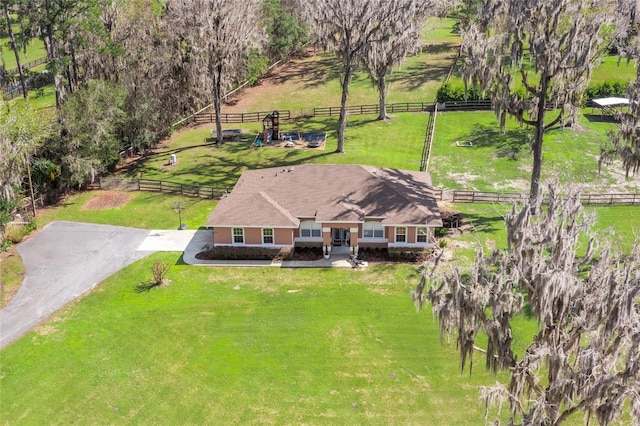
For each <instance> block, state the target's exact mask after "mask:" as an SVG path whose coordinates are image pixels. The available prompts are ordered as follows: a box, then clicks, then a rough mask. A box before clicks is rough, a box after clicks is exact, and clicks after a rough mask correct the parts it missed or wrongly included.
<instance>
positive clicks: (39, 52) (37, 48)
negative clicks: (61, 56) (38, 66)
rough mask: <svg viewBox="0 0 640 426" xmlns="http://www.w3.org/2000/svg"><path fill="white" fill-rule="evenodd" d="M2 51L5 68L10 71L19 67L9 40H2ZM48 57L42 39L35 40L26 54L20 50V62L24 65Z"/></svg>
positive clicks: (0, 44)
mask: <svg viewBox="0 0 640 426" xmlns="http://www.w3.org/2000/svg"><path fill="white" fill-rule="evenodd" d="M0 49H1V51H2V59H3V60H4V63H5V67H6V68H7V69H8V70H9V69H12V68H15V67H17V66H18V65H17V63H16V55H15V53H14V52H13V49H11V44H10V42H9V38H8V37H7V38H2V39H0ZM45 56H47V51H46V50H45V48H44V43H42V40H40V39H33V40H32V41H31V42H30V43H29V44H28V45H27V50H26V53H25V51H24V50H22V49H20V61H21V63H22V65H26V64H27V63H28V62H31V61H35V60H36V59H40V58H43V57H45Z"/></svg>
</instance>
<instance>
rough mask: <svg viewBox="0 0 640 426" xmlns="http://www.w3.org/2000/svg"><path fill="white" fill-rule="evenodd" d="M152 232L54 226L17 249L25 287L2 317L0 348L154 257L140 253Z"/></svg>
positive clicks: (69, 224)
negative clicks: (103, 283)
mask: <svg viewBox="0 0 640 426" xmlns="http://www.w3.org/2000/svg"><path fill="white" fill-rule="evenodd" d="M149 233H150V231H149V230H143V229H134V228H125V227H120V226H110V225H95V224H88V223H75V222H53V223H50V224H48V225H47V226H45V227H44V228H43V229H42V230H40V231H39V232H38V233H36V234H35V235H34V236H32V237H31V238H29V239H28V240H27V241H25V242H23V243H21V244H19V245H18V246H17V250H18V253H20V256H22V261H23V263H24V267H25V278H24V281H23V283H22V287H21V288H20V290H19V291H18V293H17V294H16V295H15V296H14V298H13V299H12V300H11V302H9V304H7V306H5V307H4V308H3V309H2V310H1V311H0V348H3V347H4V346H6V345H7V344H9V343H10V342H12V341H13V340H14V339H16V338H18V337H19V336H21V335H22V334H23V333H25V332H26V331H28V330H29V329H31V328H32V327H33V326H34V325H36V324H37V323H38V322H40V321H42V320H43V319H45V318H46V317H48V316H49V315H51V314H52V313H54V312H55V311H56V310H58V309H59V308H60V307H62V306H64V305H65V304H66V303H68V302H70V301H72V300H73V299H75V298H77V297H78V296H80V295H81V294H83V293H86V292H87V291H89V290H91V289H92V288H93V287H94V286H95V285H96V284H98V283H100V281H102V280H104V279H105V278H107V277H108V276H110V275H112V274H113V273H115V272H117V271H119V270H120V269H122V268H124V267H125V266H127V265H129V264H131V263H133V262H135V261H137V260H139V259H142V258H143V257H146V256H148V255H149V254H151V253H153V252H154V251H155V250H152V248H151V247H149V250H138V248H139V247H140V246H141V244H142V242H143V241H144V240H145V239H146V238H147V236H148V235H149Z"/></svg>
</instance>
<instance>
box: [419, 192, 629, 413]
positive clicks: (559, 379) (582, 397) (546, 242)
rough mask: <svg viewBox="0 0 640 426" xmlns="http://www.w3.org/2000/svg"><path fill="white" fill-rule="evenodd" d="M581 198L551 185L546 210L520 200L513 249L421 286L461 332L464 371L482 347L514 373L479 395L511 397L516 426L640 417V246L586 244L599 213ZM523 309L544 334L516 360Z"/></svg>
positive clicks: (497, 399) (495, 363)
mask: <svg viewBox="0 0 640 426" xmlns="http://www.w3.org/2000/svg"><path fill="white" fill-rule="evenodd" d="M579 197H580V194H579V192H577V191H574V190H572V191H569V192H568V194H559V193H558V191H557V189H556V188H554V187H553V186H552V187H550V190H549V197H548V199H549V205H548V208H546V210H545V211H544V212H543V213H542V214H539V215H533V214H532V213H531V209H530V205H528V204H526V205H524V206H523V207H522V208H520V209H516V208H515V207H514V209H513V210H512V211H511V213H509V214H507V216H506V218H505V223H506V228H507V238H508V242H509V250H496V251H494V252H493V253H492V254H491V255H490V256H488V257H485V256H484V255H483V253H482V251H478V253H477V256H476V259H475V263H474V264H473V267H472V268H471V269H470V270H463V269H462V268H461V267H459V266H458V267H456V268H455V269H453V270H452V271H449V272H446V273H444V274H443V275H442V277H440V278H435V279H432V277H433V276H432V275H429V274H427V273H425V274H424V276H423V279H422V281H421V282H420V284H419V285H418V288H417V291H416V292H415V293H414V297H415V300H417V301H418V302H419V303H422V301H423V300H428V301H429V302H430V303H431V304H432V308H433V311H434V313H435V314H436V316H437V317H438V320H439V322H440V330H441V333H442V335H443V336H444V335H448V334H449V333H452V334H455V335H456V336H457V341H456V342H457V347H458V349H459V351H460V354H461V368H462V369H464V368H465V366H467V365H468V366H469V368H470V369H471V367H472V366H473V360H474V352H475V351H477V350H482V351H483V352H484V355H483V356H484V358H485V364H486V367H487V368H488V369H490V370H493V371H497V370H498V369H508V370H509V371H510V376H511V380H510V383H509V384H508V385H506V386H505V385H503V384H496V385H495V386H492V387H487V388H483V389H482V391H481V397H482V399H483V400H484V401H485V403H486V404H487V406H492V405H497V406H498V407H502V406H503V404H505V403H506V404H508V405H509V407H510V410H511V422H512V424H517V423H519V422H522V424H532V425H558V424H560V423H562V422H563V421H565V420H566V419H568V418H569V417H571V416H572V415H573V414H576V413H582V414H584V415H585V416H586V417H587V418H588V417H595V418H596V419H597V420H598V422H599V423H600V424H603V425H606V424H610V423H612V422H613V421H614V420H615V419H617V418H620V416H621V415H623V416H625V417H627V416H630V418H631V419H633V421H635V422H636V424H637V423H638V422H640V394H639V392H640V247H638V246H636V247H635V248H634V249H633V251H632V253H631V254H627V255H619V254H618V253H616V252H615V250H614V249H613V248H611V247H610V246H609V245H608V244H602V245H600V246H599V245H598V243H597V240H596V239H595V237H593V236H592V237H591V238H590V239H589V242H588V243H587V244H585V245H582V244H581V243H580V242H581V239H580V237H581V235H583V234H584V233H590V231H591V225H592V224H593V221H594V216H593V215H586V214H585V213H584V211H583V210H582V206H581V205H580V201H579ZM597 247H600V248H599V249H598V248H597ZM582 252H584V253H585V254H584V255H581V253H582ZM431 271H433V270H431ZM429 283H432V284H433V286H431V287H430V288H429ZM525 307H526V308H527V310H528V311H529V312H530V313H531V315H532V316H533V317H534V318H535V319H536V320H537V323H538V332H537V333H536V334H535V335H534V336H533V339H532V340H533V341H532V342H531V343H530V344H529V345H528V347H527V348H526V350H525V351H524V354H523V355H522V358H521V359H517V356H516V354H515V350H514V343H515V342H517V341H518V336H515V335H514V328H513V327H512V323H511V321H512V320H513V318H514V316H516V315H518V314H521V313H522V312H523V310H524V309H525ZM481 335H484V337H486V339H483V338H481ZM480 341H486V347H484V348H479V346H483V344H481V343H479V342H480ZM625 411H627V412H628V413H625V414H623V413H624V412H625Z"/></svg>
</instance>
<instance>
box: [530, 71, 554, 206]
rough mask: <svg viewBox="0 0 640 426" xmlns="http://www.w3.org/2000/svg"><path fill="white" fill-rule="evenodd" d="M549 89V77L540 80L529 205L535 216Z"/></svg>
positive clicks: (532, 147) (532, 149)
mask: <svg viewBox="0 0 640 426" xmlns="http://www.w3.org/2000/svg"><path fill="white" fill-rule="evenodd" d="M548 87H549V77H547V76H542V77H541V80H540V93H542V95H541V96H540V97H539V99H540V101H539V103H538V117H537V120H536V135H535V139H534V140H533V145H532V146H531V151H533V169H532V170H531V186H530V189H529V205H530V207H531V213H533V214H535V213H536V210H537V207H536V206H537V204H538V196H539V192H540V174H541V171H542V141H543V139H544V114H545V107H546V104H547V99H546V97H547V96H546V95H547V90H548Z"/></svg>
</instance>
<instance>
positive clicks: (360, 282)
mask: <svg viewBox="0 0 640 426" xmlns="http://www.w3.org/2000/svg"><path fill="white" fill-rule="evenodd" d="M434 25H435V26H436V28H435V30H434V33H433V34H435V35H436V38H438V37H441V41H442V45H441V46H442V47H437V46H436V47H434V46H435V45H438V42H433V43H427V44H425V46H424V48H423V53H425V54H429V55H440V56H439V61H440V62H439V64H436V65H434V66H433V68H429V67H430V65H429V64H428V62H421V61H422V60H419V59H417V57H416V58H414V60H416V62H415V63H414V64H413V65H410V64H407V65H406V66H403V67H402V69H401V70H400V71H399V72H402V71H403V70H404V72H407V73H411V72H413V73H414V74H412V75H411V78H416V77H419V76H420V75H421V74H419V73H418V70H421V69H422V70H424V69H426V70H429V71H430V72H428V73H426V76H425V75H423V77H422V80H420V81H417V80H416V81H413V82H412V81H411V79H409V80H408V81H406V82H401V80H397V81H395V83H394V84H393V85H392V96H396V97H395V98H393V97H392V99H397V100H396V101H398V102H400V101H409V100H410V99H414V98H411V97H410V96H415V99H417V100H422V96H423V95H424V96H425V97H427V99H429V98H431V97H432V96H431V95H432V94H435V89H434V88H437V85H439V82H440V81H439V80H440V78H441V77H442V76H443V75H444V74H443V73H445V72H446V71H445V70H447V69H448V66H449V62H450V61H449V62H448V60H447V58H449V57H451V59H452V58H453V56H455V54H452V53H451V50H450V49H449V48H448V47H445V45H448V46H449V47H450V46H455V44H456V43H457V41H456V40H457V36H456V35H455V34H453V33H452V32H451V30H450V22H448V21H447V20H437V21H436V23H435V24H434ZM438 25H442V26H441V27H437V26H438ZM447 25H449V27H447ZM432 59H433V58H432ZM306 60H310V59H302V61H306ZM325 60H326V61H329V62H327V63H326V66H327V67H330V66H331V67H332V66H333V65H332V64H331V63H330V61H331V59H330V58H329V57H326V58H325ZM410 60H411V59H410ZM311 66H312V64H311V63H309V67H311ZM320 66H321V65H320ZM319 69H320V70H321V72H320V73H319V76H320V74H322V75H325V74H326V73H327V72H329V68H326V69H323V68H319ZM298 74H299V75H298V79H299V80H294V81H298V83H295V84H301V83H300V81H304V80H307V83H306V84H307V87H305V86H300V88H299V89H297V90H300V92H297V94H296V96H293V94H292V93H293V92H292V90H293V87H294V86H289V83H288V82H287V81H284V80H283V81H274V82H271V83H268V82H265V84H264V85H263V86H259V87H258V88H257V89H263V90H262V92H259V93H256V92H253V91H250V90H247V91H245V92H244V96H243V97H242V98H240V99H238V100H237V102H236V103H235V105H231V106H230V107H231V108H239V110H240V111H256V110H260V111H263V110H267V111H269V110H273V109H276V108H280V109H287V108H306V107H308V106H333V105H337V102H336V99H335V97H336V96H338V99H339V94H337V92H336V91H335V90H334V91H333V92H332V91H331V90H329V91H327V90H325V89H320V87H321V84H318V85H316V86H314V80H313V75H311V74H307V73H306V71H304V70H298ZM395 76H396V77H397V76H398V74H396V75H395ZM334 80H335V79H334ZM325 83H326V85H325V88H326V87H330V86H332V85H335V84H336V83H335V82H334V81H333V80H331V79H327V80H326V81H325ZM325 83H322V84H325ZM292 84H293V83H292ZM270 85H271V86H270ZM314 87H315V88H317V89H318V90H317V91H314V90H315V89H314ZM405 87H406V88H407V89H406V90H405V89H404V88H405ZM274 88H275V89H276V90H275V92H272V90H273V89H274ZM303 89H304V90H303ZM251 90H253V89H251ZM352 93H354V95H353V97H352V100H353V102H350V103H351V104H356V103H375V102H376V97H377V95H376V94H375V91H374V90H373V89H372V88H371V87H370V85H369V83H368V81H367V80H366V79H364V78H363V77H361V76H360V77H358V79H357V80H356V82H355V83H354V91H353V92H352ZM403 93H404V94H403ZM399 94H403V95H402V96H399ZM320 101H323V102H320ZM249 104H250V105H249ZM247 105H249V106H250V107H249V106H247ZM251 105H253V106H251ZM449 114H454V115H449ZM455 114H457V113H443V114H440V115H439V116H438V122H437V123H436V125H437V126H442V127H437V129H436V144H435V145H434V157H433V158H432V160H433V163H432V165H431V169H430V171H431V173H432V175H433V176H434V181H436V182H437V183H438V185H448V187H451V188H456V187H457V186H456V185H460V186H462V185H463V182H461V181H459V179H458V178H457V177H454V178H452V179H450V180H449V181H447V179H448V178H447V175H448V174H452V175H455V174H456V173H463V172H461V169H468V170H469V172H468V175H469V176H471V175H478V176H480V175H482V170H483V168H484V169H485V175H486V176H485V177H484V178H473V179H472V178H470V177H469V176H467V179H468V180H467V182H466V183H464V185H476V186H477V187H478V188H490V187H492V185H495V186H496V187H499V188H504V189H505V190H506V189H509V188H513V189H515V188H519V187H520V185H516V184H512V182H514V181H521V180H523V179H525V180H526V177H527V172H526V167H527V166H526V164H527V161H530V160H528V158H529V156H528V150H527V148H526V145H521V144H520V143H518V141H520V142H521V138H522V137H523V135H522V134H518V131H519V128H517V127H516V128H513V129H512V128H510V130H509V132H513V133H511V136H506V137H504V138H506V139H501V138H502V136H500V135H499V134H498V133H491V132H492V131H493V132H497V126H496V127H495V128H493V127H492V125H493V124H492V123H493V122H492V121H491V120H492V118H491V115H490V114H485V113H472V114H468V115H455ZM374 118H375V117H369V116H353V117H351V118H350V122H349V128H348V130H347V140H346V143H345V149H346V151H347V152H346V154H336V153H334V152H333V151H334V150H335V147H336V141H335V126H336V123H337V117H333V118H326V119H317V118H315V119H309V120H304V121H302V120H301V121H299V122H288V123H285V124H284V130H296V129H298V128H300V129H301V130H302V131H308V130H316V131H326V132H327V133H328V136H329V137H328V141H327V144H326V146H325V147H324V149H320V150H307V149H301V150H286V149H274V148H263V149H256V148H251V142H252V138H253V137H254V136H255V134H256V133H257V132H258V131H259V130H260V128H259V127H258V126H259V125H258V124H257V123H256V124H248V123H245V124H242V125H228V126H225V127H226V128H237V127H238V126H241V127H242V130H243V132H244V134H245V139H244V140H242V141H239V142H229V143H225V144H224V145H222V146H220V147H215V146H213V145H210V144H206V143H205V142H204V139H205V138H206V137H207V136H209V130H210V129H211V128H212V127H213V126H212V125H205V126H201V127H199V128H187V129H183V130H181V131H179V132H176V133H175V134H174V135H173V136H172V137H171V138H170V139H169V140H167V141H165V142H164V143H163V144H162V146H160V147H159V148H158V149H157V150H156V151H155V152H154V153H153V154H152V155H151V156H149V158H148V159H147V160H146V161H144V162H141V163H139V164H138V165H137V166H132V167H129V168H125V169H123V172H122V173H123V175H128V176H130V177H143V178H150V179H165V180H170V181H176V182H183V183H201V184H208V185H215V186H224V187H227V186H232V185H233V184H234V183H235V180H236V179H237V177H238V176H239V175H240V174H241V172H242V171H243V170H246V169H249V168H259V167H275V166H277V167H281V166H282V167H286V166H289V165H295V164H300V163H305V162H314V163H337V164H345V163H363V164H372V165H378V166H380V167H395V168H404V169H410V170H417V169H418V168H419V161H420V155H421V152H422V147H423V145H422V144H423V139H424V132H425V126H426V122H427V115H426V114H397V115H396V116H395V117H394V118H393V119H392V120H390V121H387V122H378V121H375V120H374ZM442 120H444V121H442ZM496 124H497V123H496ZM591 125H592V123H591V122H586V123H585V128H588V129H590V128H591ZM483 126H484V127H483ZM491 128H493V130H490V129H491ZM483 132H484V133H483ZM509 132H508V133H507V135H509V134H510V133H509ZM600 133H602V132H600ZM600 133H598V132H596V133H593V134H587V135H586V136H585V139H590V138H594V137H596V135H600V136H598V137H601V134H600ZM562 134H567V133H566V132H565V131H563V132H562ZM471 137H473V138H476V137H479V139H478V141H485V142H484V144H483V143H481V142H477V143H476V145H475V146H474V149H466V148H457V147H453V146H451V144H452V143H453V145H455V140H458V139H460V140H467V139H469V138H471ZM575 137H576V136H575V135H574V134H572V133H568V136H567V138H568V139H569V140H570V142H571V140H573V139H574V138H575ZM570 142H567V143H570ZM562 143H564V142H562ZM579 145H580V144H578V143H576V146H579ZM546 146H549V151H545V154H546V155H551V154H553V155H556V156H560V155H563V154H564V155H567V158H568V157H572V155H571V151H570V150H568V149H566V147H565V146H561V147H560V148H558V149H552V148H553V144H551V143H550V144H547V145H546ZM546 146H545V149H546ZM447 147H448V149H447ZM502 152H504V154H501V153H502ZM585 152H587V151H578V152H576V155H575V157H588V155H587V154H585ZM170 154H176V155H177V157H178V164H177V165H176V166H169V165H168V159H169V155H170ZM545 158H551V157H545ZM587 160H588V159H586V160H585V161H587ZM548 162H549V163H550V162H551V161H550V160H545V165H544V166H543V170H544V167H545V166H546V165H547V163H548ZM583 167H585V168H588V167H591V166H588V167H587V166H583ZM520 168H522V169H523V172H522V173H521V174H520V172H518V171H517V170H519V169H520ZM512 169H514V170H516V171H515V172H514V171H512ZM572 169H574V167H567V173H568V171H569V170H572ZM576 170H578V169H577V168H576ZM585 173H589V171H588V170H587V172H585ZM556 174H557V173H556ZM494 182H495V183H494ZM314 184H322V183H314V182H311V183H310V185H314ZM625 185H626V183H625ZM458 187H459V186H458ZM95 194H99V192H83V193H78V194H75V195H73V196H71V197H69V198H68V199H66V200H64V201H63V202H62V203H61V205H60V206H59V207H58V208H56V209H51V210H47V211H43V212H41V213H40V214H39V216H38V221H39V223H41V224H44V223H47V222H49V221H52V220H60V219H64V220H78V221H88V222H97V223H109V224H117V225H124V226H133V227H140V228H147V229H158V228H165V229H175V228H176V227H177V224H178V219H177V215H176V213H175V212H174V211H173V210H172V209H171V205H172V204H173V202H175V201H183V202H185V203H186V206H187V209H186V210H185V211H184V212H183V220H184V222H185V223H187V224H188V226H189V229H195V228H197V227H199V226H202V224H204V222H205V221H206V217H207V216H208V214H209V213H210V212H211V211H212V210H213V208H215V201H209V200H198V199H188V198H182V197H177V196H168V195H165V194H156V193H132V194H131V195H132V198H131V200H130V201H129V203H127V204H126V205H124V206H122V207H118V208H115V209H109V210H98V211H96V210H87V209H86V208H85V207H84V206H85V204H86V203H87V201H88V200H89V199H90V198H91V197H93V196H94V195H95ZM452 208H454V209H458V210H460V211H462V212H464V213H465V219H466V220H467V221H468V222H469V223H472V224H473V229H474V232H473V233H467V234H463V235H461V236H458V237H452V238H450V239H449V247H450V248H454V247H455V250H456V255H455V256H454V260H453V261H451V262H448V263H447V264H445V265H444V267H453V266H455V265H456V264H464V263H465V262H466V261H467V260H466V259H469V256H470V255H471V253H472V251H473V247H474V246H475V245H476V244H479V245H483V246H485V247H490V246H495V247H504V246H505V245H506V243H505V240H504V227H503V225H502V217H503V215H504V212H505V211H506V209H507V208H508V206H503V205H480V204H467V205H460V204H459V205H454V206H452ZM596 211H597V212H598V227H599V229H600V232H602V233H604V234H605V235H607V236H616V237H618V236H619V237H620V238H621V240H620V241H623V243H621V244H620V247H630V246H631V245H632V243H633V241H634V240H637V238H636V237H634V234H633V231H634V230H637V229H638V228H640V223H639V222H640V214H638V208H631V207H629V208H627V207H620V208H618V207H610V208H598V209H596ZM609 226H613V227H614V228H613V230H609ZM623 244H624V245H623ZM156 259H161V260H164V261H166V262H168V263H169V264H170V265H171V269H170V271H169V274H168V278H169V279H170V280H171V283H170V285H168V286H166V287H160V288H155V289H152V290H150V291H148V292H137V291H136V286H137V285H138V284H140V283H146V282H148V281H150V279H151V272H150V269H151V266H152V265H153V262H154V261H155V260H156ZM419 276H420V271H419V270H418V269H416V267H415V266H414V265H372V266H371V267H370V268H369V269H358V270H351V269H348V270H346V269H311V270H303V269H277V268H273V269H272V268H201V267H192V266H187V265H184V264H183V262H182V261H181V258H180V254H178V253H165V254H157V255H153V256H151V257H149V258H147V259H143V260H141V261H139V262H137V263H135V264H133V265H131V266H129V267H127V268H125V269H123V270H122V271H120V272H119V273H117V274H115V275H114V276H112V277H110V278H109V279H108V280H106V281H105V282H104V283H102V284H101V285H99V286H98V287H97V288H96V290H94V291H93V292H92V293H90V294H88V295H87V296H85V297H83V298H82V299H80V300H79V301H77V302H75V303H73V304H71V305H69V306H68V307H66V308H65V309H63V310H62V311H60V312H59V313H58V314H56V315H55V316H54V317H53V318H51V320H50V321H47V322H45V323H43V324H41V325H40V326H38V327H37V328H36V329H35V330H34V331H32V332H30V333H28V334H27V335H25V336H24V337H23V338H21V339H19V340H17V341H16V342H14V343H12V344H11V345H9V346H8V347H7V348H5V349H3V350H2V352H1V354H0V357H1V359H0V404H1V410H0V423H2V424H11V425H13V424H25V425H31V424H43V423H45V424H50V423H55V424H69V423H76V424H121V423H125V424H167V425H173V424H265V423H266V424H291V423H296V424H323V425H324V424H341V425H342V424H384V425H387V424H426V425H450V424H470V425H476V424H482V423H484V407H483V406H482V405H481V404H480V403H479V402H478V396H479V393H478V386H482V385H492V384H494V383H495V382H496V381H501V382H503V383H505V382H507V380H508V378H507V376H506V375H504V374H500V375H498V376H497V377H496V376H493V375H491V374H488V373H486V372H485V371H484V368H483V362H482V360H481V358H480V357H475V358H474V361H475V364H474V365H475V366H474V372H473V374H472V375H469V373H468V371H466V372H464V373H461V372H460V371H459V364H458V362H459V361H458V359H459V358H458V355H457V352H456V351H455V341H454V340H452V341H451V342H449V344H448V345H447V344H445V345H444V346H443V345H442V344H441V342H440V338H439V331H438V325H437V321H436V320H435V319H434V318H433V317H432V315H431V313H430V310H429V307H426V308H425V311H423V312H416V310H415V308H414V306H413V305H412V303H411V297H410V290H411V289H412V288H413V287H415V285H416V283H417V282H418V279H419ZM535 331H536V324H535V321H533V320H532V319H529V318H524V317H522V318H517V320H516V323H515V341H516V342H517V350H518V351H519V352H520V353H521V352H522V351H523V350H524V347H525V346H526V344H527V343H528V342H529V340H530V338H531V336H532V334H533V333H534V332H535ZM445 343H446V342H445ZM482 343H483V342H479V345H480V346H482ZM495 415H496V413H495V411H492V412H491V413H490V415H489V420H492V419H493V418H494V417H495ZM572 420H574V421H575V424H581V418H576V419H572Z"/></svg>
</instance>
